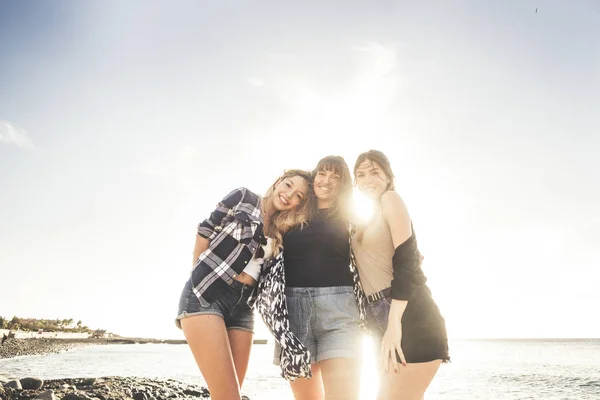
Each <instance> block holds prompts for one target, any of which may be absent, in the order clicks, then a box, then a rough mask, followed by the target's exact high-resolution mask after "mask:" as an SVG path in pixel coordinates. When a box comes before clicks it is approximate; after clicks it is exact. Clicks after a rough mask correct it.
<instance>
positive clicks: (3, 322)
mask: <svg viewBox="0 0 600 400" xmlns="http://www.w3.org/2000/svg"><path fill="white" fill-rule="evenodd" d="M6 323H7V321H6V318H4V317H0V329H4V327H5V326H6Z"/></svg>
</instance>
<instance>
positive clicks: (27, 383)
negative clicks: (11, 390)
mask: <svg viewBox="0 0 600 400" xmlns="http://www.w3.org/2000/svg"><path fill="white" fill-rule="evenodd" d="M20 382H21V387H22V388H23V390H38V389H40V388H41V387H42V386H43V385H44V381H43V380H42V379H40V378H30V377H28V378H23V379H21V380H20Z"/></svg>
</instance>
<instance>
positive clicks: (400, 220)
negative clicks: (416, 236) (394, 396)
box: [381, 191, 412, 372]
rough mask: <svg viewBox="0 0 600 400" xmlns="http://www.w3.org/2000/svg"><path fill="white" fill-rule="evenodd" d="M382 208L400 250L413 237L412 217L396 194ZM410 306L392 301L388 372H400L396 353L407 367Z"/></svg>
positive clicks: (385, 350) (385, 351)
mask: <svg viewBox="0 0 600 400" xmlns="http://www.w3.org/2000/svg"><path fill="white" fill-rule="evenodd" d="M381 208H382V211H383V216H384V218H385V220H386V221H387V223H388V226H389V228H390V233H391V235H392V241H393V243H394V248H398V246H400V245H401V244H402V243H404V242H405V241H406V240H407V239H408V238H410V236H411V235H412V228H411V224H410V216H409V215H408V210H407V209H406V205H405V204H404V202H403V201H402V198H401V197H400V196H399V195H398V194H397V193H396V192H392V191H390V192H386V193H384V195H383V196H382V197H381ZM407 305H408V300H396V299H393V300H392V305H391V307H390V312H389V315H388V328H387V330H386V332H385V334H384V336H383V340H382V342H381V351H382V356H383V369H384V370H385V371H386V372H388V371H389V365H390V363H391V364H392V367H393V368H394V370H396V371H397V370H398V364H397V363H396V356H395V353H396V352H398V355H399V356H400V360H401V361H402V364H404V365H406V359H405V358H404V354H403V352H402V348H401V342H402V316H403V315H404V311H405V310H406V306H407Z"/></svg>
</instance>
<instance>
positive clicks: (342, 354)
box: [313, 350, 362, 364]
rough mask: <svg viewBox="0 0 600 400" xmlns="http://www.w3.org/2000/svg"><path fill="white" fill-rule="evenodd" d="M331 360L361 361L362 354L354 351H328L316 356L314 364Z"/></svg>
mask: <svg viewBox="0 0 600 400" xmlns="http://www.w3.org/2000/svg"><path fill="white" fill-rule="evenodd" d="M332 358H349V359H352V360H361V359H362V353H360V352H357V351H355V350H330V351H326V352H324V353H320V354H317V357H316V359H317V361H316V362H317V363H319V362H321V361H325V360H330V359H332ZM313 364H314V361H313Z"/></svg>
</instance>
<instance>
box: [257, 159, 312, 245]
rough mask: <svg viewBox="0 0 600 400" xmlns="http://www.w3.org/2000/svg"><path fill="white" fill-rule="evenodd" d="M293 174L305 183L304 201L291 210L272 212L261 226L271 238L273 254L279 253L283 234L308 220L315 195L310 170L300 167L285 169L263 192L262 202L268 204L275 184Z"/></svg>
mask: <svg viewBox="0 0 600 400" xmlns="http://www.w3.org/2000/svg"><path fill="white" fill-rule="evenodd" d="M295 176H299V177H300V178H302V179H304V180H305V181H306V183H307V186H308V193H306V196H304V201H303V202H302V203H301V204H300V205H299V206H297V207H295V208H292V209H291V210H286V211H275V213H273V215H272V216H271V218H270V219H269V223H268V224H265V226H264V228H263V233H264V235H265V236H268V237H270V238H271V239H273V249H272V250H273V255H274V256H276V255H277V254H279V252H280V251H281V248H282V247H283V235H285V234H286V233H287V232H289V231H290V230H291V229H292V228H294V227H296V226H298V225H299V226H304V225H305V224H306V223H307V221H308V218H309V216H310V210H311V209H312V207H313V202H314V197H315V196H314V194H313V193H312V176H311V174H310V172H308V171H304V170H301V169H288V170H285V171H284V173H283V175H281V176H280V177H279V178H277V180H276V181H275V183H273V184H272V185H271V187H270V188H269V190H267V193H265V195H264V196H263V198H262V202H263V204H264V205H266V204H268V202H269V201H271V198H272V197H273V192H274V191H275V188H276V187H277V185H279V183H281V181H283V180H284V179H288V178H293V177H295Z"/></svg>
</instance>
